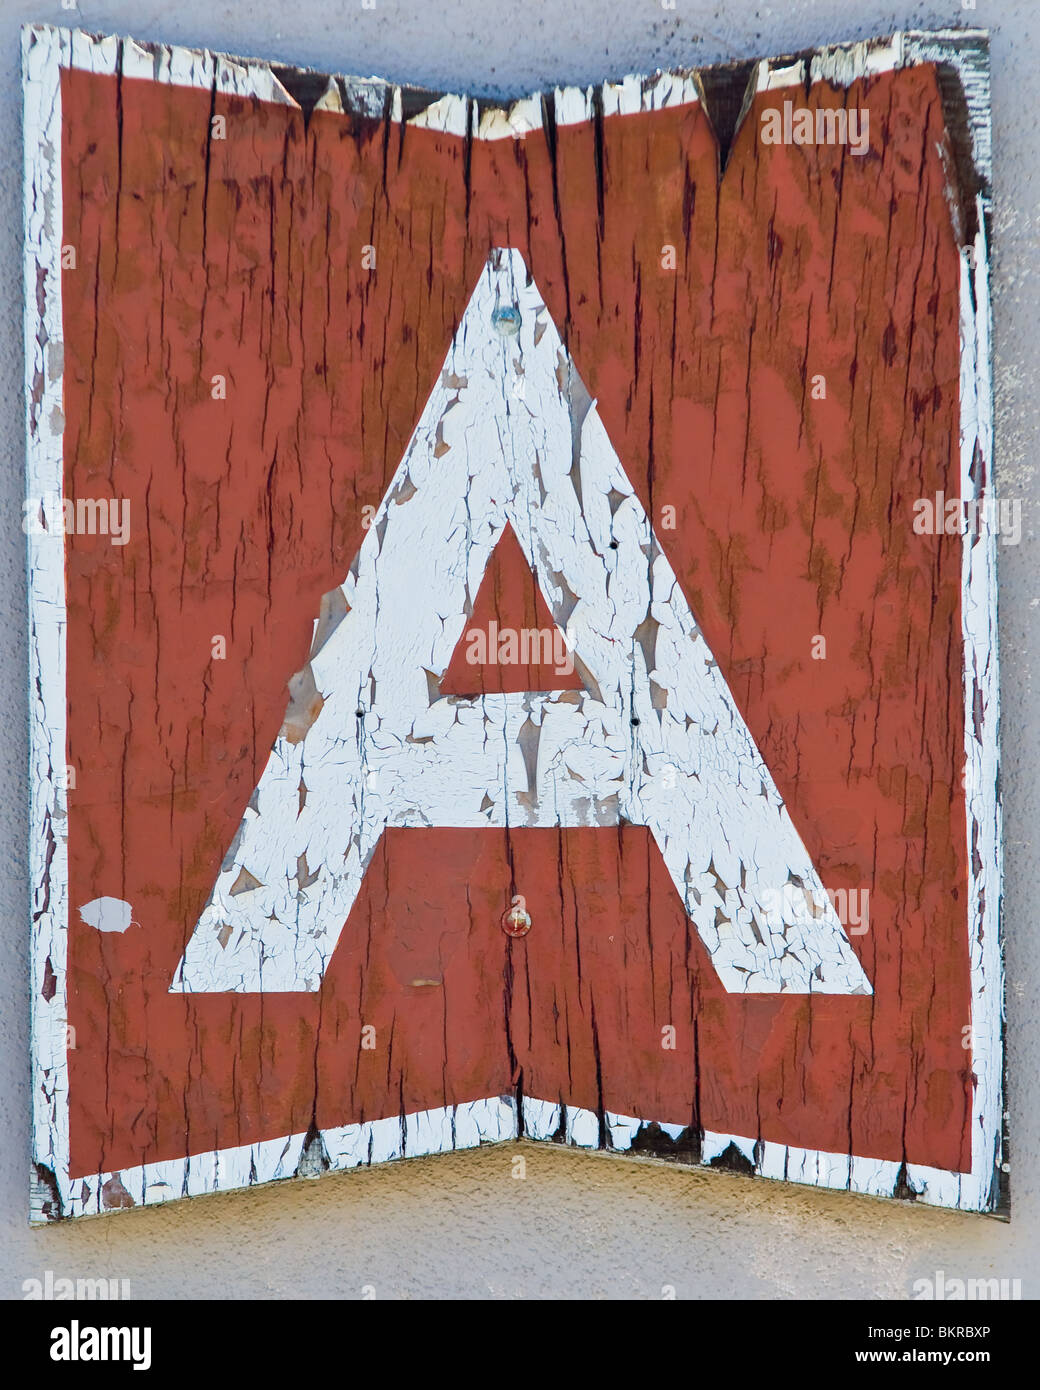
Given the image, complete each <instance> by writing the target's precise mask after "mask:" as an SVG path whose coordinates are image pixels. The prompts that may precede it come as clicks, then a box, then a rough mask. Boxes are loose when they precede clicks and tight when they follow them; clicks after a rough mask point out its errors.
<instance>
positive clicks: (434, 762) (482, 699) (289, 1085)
mask: <svg viewBox="0 0 1040 1390" xmlns="http://www.w3.org/2000/svg"><path fill="white" fill-rule="evenodd" d="M24 72H25V102H26V121H25V127H26V178H27V193H26V305H27V311H26V324H27V403H28V449H29V486H28V501H27V504H26V511H25V529H26V531H27V533H28V535H29V546H30V595H31V610H32V612H31V617H32V662H33V668H32V680H31V701H32V730H33V803H32V831H33V843H32V864H33V892H34V913H33V953H34V954H33V960H34V975H33V1007H34V1065H35V1089H34V1097H35V1099H34V1106H35V1110H34V1133H35V1153H34V1160H35V1175H34V1204H33V1214H34V1219H48V1218H50V1219H53V1218H57V1217H63V1216H73V1215H83V1214H88V1213H93V1212H100V1211H108V1210H113V1209H123V1208H128V1207H132V1206H137V1205H148V1204H151V1203H155V1202H159V1201H164V1200H168V1199H170V1198H174V1197H181V1196H190V1195H194V1194H197V1193H201V1192H207V1191H212V1190H217V1189H226V1188H234V1187H244V1186H247V1185H250V1184H254V1183H260V1182H267V1181H271V1180H273V1179H276V1178H285V1177H291V1176H304V1175H308V1176H312V1175H315V1174H317V1173H320V1172H323V1171H326V1170H330V1169H343V1168H350V1167H356V1166H359V1165H367V1164H372V1163H377V1162H381V1161H383V1160H387V1159H392V1158H400V1157H409V1156H415V1155H421V1154H430V1153H439V1152H444V1151H447V1150H451V1149H458V1148H466V1147H472V1146H475V1145H478V1144H481V1143H490V1142H495V1141H501V1140H518V1139H522V1140H542V1141H548V1142H555V1143H560V1144H569V1145H575V1146H579V1147H582V1148H586V1149H590V1150H596V1151H601V1152H609V1153H617V1154H622V1155H625V1154H628V1155H636V1156H640V1157H645V1158H657V1159H665V1160H670V1161H673V1162H680V1163H687V1164H701V1165H707V1166H713V1167H724V1168H730V1169H735V1170H737V1171H740V1172H744V1173H748V1174H760V1175H763V1176H769V1177H777V1178H786V1179H788V1180H793V1181H799V1182H807V1183H813V1184H817V1185H819V1186H826V1187H839V1188H846V1189H849V1190H852V1191H856V1192H866V1193H871V1194H874V1195H883V1196H896V1197H903V1198H913V1199H916V1200H920V1201H924V1202H930V1203H936V1204H939V1205H943V1206H950V1207H958V1208H961V1209H964V1210H972V1211H998V1210H999V1211H1003V1210H1004V1209H1005V1208H1006V1180H1005V1167H1004V1163H1003V1147H1002V1145H1003V1125H1002V1074H1001V1068H1002V962H1001V945H1000V821H999V807H998V800H997V668H996V643H995V556H996V551H997V547H998V540H999V541H1003V542H1005V543H1007V542H1010V541H1012V540H1013V539H1014V537H1013V535H1012V532H1013V524H1014V511H1013V508H1011V507H1009V506H1007V505H1005V501H1006V499H999V500H998V499H997V498H996V497H995V494H994V490H993V486H992V479H991V465H990V460H991V458H992V440H991V434H992V425H991V407H990V385H989V317H988V313H989V311H988V292H987V278H986V274H987V271H986V266H987V259H986V230H987V218H988V140H989V124H988V87H987V75H986V74H987V69H986V47H985V40H984V36H981V35H978V34H974V35H964V34H961V35H952V34H947V35H927V34H901V35H897V36H895V37H894V38H892V39H888V40H884V41H878V42H876V43H872V44H860V45H854V46H847V47H837V48H833V49H827V50H821V51H819V52H817V53H814V54H808V55H802V56H801V57H797V58H788V59H783V60H776V61H767V62H762V63H757V64H748V65H745V66H744V67H737V68H728V69H717V70H712V69H708V70H705V71H703V72H699V73H698V72H694V71H686V72H676V73H663V74H662V73H658V74H655V75H653V76H650V77H644V78H637V77H629V78H625V79H624V80H623V81H621V82H617V83H612V82H607V83H605V84H603V85H602V86H601V87H596V88H589V89H587V90H584V89H583V90H579V89H558V90H557V91H555V92H551V93H548V94H545V95H542V96H534V97H531V98H528V99H525V100H521V101H517V102H515V103H513V104H512V105H510V106H508V107H507V106H503V107H494V106H489V105H487V104H485V103H482V102H477V101H474V100H472V99H468V98H465V97H456V96H438V95H437V94H432V93H427V92H421V91H418V90H413V89H402V88H400V87H396V86H393V85H392V84H389V83H383V82H380V81H377V80H374V79H373V80H360V79H354V78H335V77H325V76H321V77H319V76H318V75H317V74H314V73H310V72H300V71H296V70H292V69H287V68H282V67H275V66H272V65H269V64H263V63H255V62H246V61H241V60H237V59H230V58H225V57H221V56H219V55H214V54H210V53H206V52H193V51H188V50H185V49H178V48H164V47H158V46H154V45H147V44H139V43H136V42H132V41H130V40H117V39H103V38H96V37H92V36H88V35H85V34H80V33H72V32H68V31H63V30H57V29H50V28H45V27H39V26H35V27H30V28H27V29H26V30H25V31H24ZM951 508H952V510H951ZM951 519H952V523H953V524H950V522H951ZM1019 532H1020V524H1019Z"/></svg>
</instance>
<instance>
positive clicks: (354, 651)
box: [172, 250, 870, 994]
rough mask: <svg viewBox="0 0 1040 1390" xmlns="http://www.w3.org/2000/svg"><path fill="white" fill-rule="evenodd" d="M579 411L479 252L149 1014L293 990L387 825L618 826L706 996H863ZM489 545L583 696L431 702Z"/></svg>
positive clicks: (305, 984) (848, 954) (680, 605)
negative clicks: (533, 586) (347, 567)
mask: <svg viewBox="0 0 1040 1390" xmlns="http://www.w3.org/2000/svg"><path fill="white" fill-rule="evenodd" d="M514 307H515V308H516V309H518V310H519V315H520V323H519V332H518V335H517V336H510V337H507V338H503V336H502V335H501V333H500V332H499V331H497V327H496V321H495V315H496V314H500V313H501V311H502V309H503V308H508V309H513V308H514ZM515 370H522V372H523V375H524V381H525V384H526V390H525V393H524V397H523V400H522V401H517V400H515V399H514V398H513V396H512V395H511V393H510V391H509V389H508V381H509V380H510V379H511V377H512V375H513V372H514V371H515ZM588 399H589V398H588V394H587V392H586V391H585V390H584V387H581V386H580V384H579V383H578V381H577V374H576V372H575V369H574V365H573V363H572V362H571V360H570V358H569V357H568V355H567V352H566V349H565V348H564V346H563V342H562V340H561V338H560V335H559V332H558V331H557V329H556V326H555V324H554V323H553V322H552V320H551V318H550V317H549V314H548V311H547V310H546V308H545V304H544V302H543V300H542V298H541V296H540V294H539V292H538V287H537V285H535V284H534V283H533V281H532V280H531V279H530V277H529V275H528V272H527V267H526V266H525V264H524V262H523V259H522V257H521V256H520V254H519V252H517V251H505V250H499V251H496V252H493V253H492V256H491V258H490V260H489V262H488V265H487V267H486V269H485V271H484V273H483V275H482V276H481V278H480V280H479V282H478V284H477V286H476V288H475V290H474V291H473V296H472V298H471V300H470V302H469V305H468V306H467V308H466V311H465V313H464V314H463V317H462V321H461V323H460V325H459V328H458V331H457V334H456V336H455V340H454V342H453V343H452V345H451V348H450V349H449V351H448V355H447V357H446V359H445V362H444V366H443V369H442V371H441V375H440V381H439V382H438V384H437V385H436V386H435V387H434V390H433V391H432V393H431V395H430V398H429V400H428V402H427V404H426V407H425V409H424V411H423V413H422V416H421V418H420V420H419V423H418V425H417V426H416V429H415V433H414V434H413V436H412V439H411V442H410V443H409V446H408V448H407V450H406V452H405V456H404V459H403V460H402V462H401V464H400V466H399V468H398V470H397V472H396V473H395V475H394V478H393V480H392V481H391V484H390V487H389V489H388V491H387V495H386V497H385V498H384V499H383V501H382V503H381V505H380V507H379V509H378V511H377V512H376V515H375V518H374V519H373V524H372V526H371V527H370V529H369V530H368V532H367V533H366V536H365V540H364V542H363V544H362V546H361V550H360V552H359V554H358V557H357V559H356V560H355V562H354V565H353V566H352V568H351V572H350V574H349V576H348V578H347V580H346V582H345V583H344V585H343V589H342V604H341V605H340V607H341V608H342V609H343V610H344V611H345V616H344V617H343V619H342V620H341V621H340V622H339V623H338V625H337V626H336V627H335V628H334V629H333V630H332V631H331V632H330V634H329V635H328V637H327V638H326V640H325V642H324V644H323V645H322V646H321V647H320V649H319V650H317V651H312V653H311V658H310V663H309V669H310V671H311V673H312V674H313V679H314V682H315V684H316V686H317V689H318V691H319V692H320V693H321V696H322V697H323V700H324V703H323V704H322V706H321V709H320V712H319V713H318V715H317V717H316V718H315V719H314V722H313V724H312V725H311V727H310V728H309V729H308V730H307V731H306V733H305V734H304V735H303V737H302V738H301V737H299V735H298V732H297V731H296V730H295V729H294V730H293V731H292V732H291V734H290V736H289V737H286V736H284V735H282V736H279V738H278V740H277V741H276V743H275V746H274V748H273V750H272V752H271V756H270V759H269V761H268V763H267V766H266V768H265V769H264V772H263V774H262V776H261V778H260V781H259V783H258V785H257V787H256V790H255V792H254V793H253V795H252V797H251V798H250V801H249V805H248V807H247V809H246V811H245V814H244V816H243V819H242V822H241V825H240V827H239V829H238V832H237V833H236V835H235V837H234V841H233V843H232V848H231V851H230V852H229V854H228V856H227V858H226V859H225V861H224V865H223V867H222V869H221V871H220V874H219V876H218V878H217V881H216V884H215V885H214V888H213V891H212V893H211V896H210V898H209V901H208V902H207V904H206V906H205V908H204V910H203V912H202V915H201V917H200V918H199V921H198V924H197V926H196V927H195V930H194V933H193V934H192V937H191V939H190V941H189V943H188V946H187V948H186V950H185V953H184V958H183V962H182V964H181V966H180V968H179V970H178V972H177V975H176V977H175V980H174V984H173V986H172V988H173V989H175V990H184V991H186V992H200V991H204V992H222V991H240V992H268V993H270V992H275V991H293V990H299V991H303V990H316V989H317V988H318V987H319V985H320V983H321V980H322V977H323V976H324V973H325V970H326V968H327V967H328V964H329V960H330V958H331V956H332V952H333V951H334V950H335V948H336V943H337V941H338V940H339V937H340V934H341V932H342V930H343V926H344V923H345V922H346V920H347V917H348V916H349V914H350V911H351V908H352V907H353V905H354V902H355V900H356V898H357V895H358V892H359V890H360V886H361V882H362V879H363V877H364V874H365V872H366V870H367V868H368V865H369V863H370V862H371V859H372V856H373V855H374V854H375V851H376V848H377V846H378V844H379V841H380V839H381V838H382V835H383V831H384V829H386V828H387V827H388V826H402V827H409V826H445V827H448V826H450V827H458V828H463V829H486V828H488V827H507V826H508V827H514V828H518V827H542V828H546V827H548V828H556V827H557V826H617V825H620V824H629V825H645V826H648V827H649V828H650V830H651V831H652V832H653V835H654V838H655V840H656V841H657V845H658V848H659V849H660V851H661V855H662V857H663V859H664V862H665V864H666V865H667V867H668V870H669V872H670V874H671V877H672V881H673V883H674V885H675V888H676V891H677V892H678V894H679V897H680V900H681V901H682V902H683V903H684V905H685V907H686V911H687V913H688V914H689V916H690V918H691V920H692V921H693V923H694V925H695V926H696V928H697V931H698V933H699V934H700V938H701V940H702V941H703V943H704V945H705V947H706V948H707V951H708V953H709V954H710V956H711V960H712V964H713V965H714V967H715V969H716V971H717V972H718V975H719V978H720V979H721V980H722V982H723V984H724V985H725V987H726V989H727V990H729V991H731V992H733V993H745V994H756V993H772V992H778V991H785V992H787V993H803V994H807V993H819V994H862V993H869V992H870V985H869V983H868V981H867V978H866V975H865V974H864V972H863V969H862V967H861V966H860V964H859V962H858V960H857V957H856V954H855V952H854V951H853V950H852V947H851V946H850V944H849V942H848V940H847V938H846V936H845V934H844V932H843V930H842V927H841V924H840V922H839V921H838V917H837V914H836V913H835V911H834V908H833V906H832V905H831V903H830V900H829V899H828V897H827V895H826V892H825V891H824V887H823V884H822V883H821V882H820V879H819V875H818V874H817V872H816V869H815V868H814V866H813V864H812V861H811V859H810V857H809V854H808V853H807V851H806V849H805V846H804V845H803V843H802V841H801V838H800V837H799V835H798V832H797V830H796V829H795V827H794V824H793V823H792V821H791V818H790V815H789V814H788V812H787V809H786V808H785V806H784V804H783V802H782V800H781V798H780V794H779V792H778V791H777V789H776V786H775V784H774V782H773V779H772V777H771V775H770V773H769V771H768V769H767V768H766V766H765V764H764V763H763V761H762V758H761V755H760V754H759V752H758V750H757V748H756V747H755V745H754V742H753V740H752V738H751V735H750V733H749V731H748V728H747V725H746V724H745V723H744V720H743V718H742V717H741V715H740V713H739V711H738V709H737V707H736V704H735V702H734V700H733V697H732V695H731V693H730V691H729V688H728V686H727V685H726V682H725V680H724V679H723V677H722V675H721V672H720V671H719V668H718V666H717V664H716V662H715V659H714V657H713V655H712V653H711V651H710V650H709V648H708V645H707V643H706V642H705V640H704V637H703V635H702V634H701V632H700V630H699V628H698V627H697V624H696V621H695V620H694V618H693V616H692V615H691V613H690V610H689V608H688V606H687V603H686V599H685V597H684V596H683V593H682V589H681V587H680V585H679V584H678V582H677V580H676V577H675V574H674V573H673V571H672V568H671V566H670V565H669V563H668V560H667V558H666V556H665V554H664V552H663V550H662V547H661V545H660V543H659V541H658V540H657V538H656V536H655V535H654V534H653V531H652V529H651V527H650V523H649V521H648V519H647V516H646V513H645V512H644V510H643V508H642V505H641V504H640V502H639V500H638V498H637V497H636V495H635V493H634V491H633V489H632V485H631V483H630V482H629V480H628V478H627V477H626V475H625V473H624V469H623V468H622V466H621V463H620V462H619V460H618V457H617V455H616V453H615V452H614V449H613V447H612V446H611V443H610V440H609V439H608V438H607V434H606V431H605V430H604V428H603V425H602V423H601V421H600V418H599V415H598V412H597V411H596V408H595V404H594V403H593V404H592V405H591V406H590V405H588ZM576 431H577V437H578V441H579V442H578V443H577V445H576V444H575V442H574V441H575V433H576ZM507 524H508V525H511V526H512V528H513V531H514V532H515V533H516V536H517V539H518V540H519V542H520V546H521V548H522V550H523V552H524V555H525V557H526V559H527V561H528V563H529V564H530V566H531V568H532V570H533V571H534V573H535V575H536V576H537V579H538V583H539V585H540V587H541V590H542V593H543V595H544V597H545V600H546V603H547V605H548V608H549V611H550V613H551V614H552V617H553V619H554V621H555V622H556V624H557V626H558V627H560V628H561V629H566V630H567V633H568V635H569V639H570V645H571V646H572V648H573V652H574V657H575V660H576V662H577V663H578V666H579V670H580V671H581V672H583V673H584V679H585V684H586V686H587V690H588V692H590V693H584V692H583V693H581V694H578V693H576V692H574V691H568V690H562V691H553V692H550V693H548V694H534V693H531V694H508V695H484V696H482V697H480V698H475V699H469V700H466V699H461V698H459V697H456V696H449V697H439V695H438V693H437V692H436V691H435V690H432V689H431V681H433V682H437V681H439V680H441V679H442V678H443V676H444V673H445V671H446V670H447V667H448V664H449V662H450V660H451V657H452V654H453V652H454V650H455V647H456V644H457V643H458V641H459V640H460V638H461V637H462V634H463V632H464V630H465V626H466V622H467V619H468V615H469V613H470V612H471V611H472V599H473V596H474V595H475V594H476V593H477V590H478V589H479V587H480V583H481V580H482V579H483V576H484V572H485V569H486V568H487V565H488V562H489V561H490V559H491V555H492V552H493V551H494V548H495V546H496V545H497V544H498V542H499V540H500V539H501V537H502V535H503V533H504V531H505V529H506V526H507ZM417 557H422V559H421V562H419V563H417ZM301 783H304V784H305V785H306V787H307V797H306V802H305V804H304V805H303V806H302V807H301V805H300V796H299V787H300V784H301ZM301 865H302V866H303V867H302V868H301ZM243 883H246V884H247V885H248V886H247V887H246V888H245V890H243V886H242V885H243ZM789 885H796V886H797V887H798V888H800V889H802V890H804V892H805V893H806V894H807V895H808V897H809V899H811V903H812V908H811V911H805V912H796V911H795V910H794V898H793V896H792V895H791V893H790V892H787V891H781V890H787V889H788V886H789ZM503 886H505V885H503Z"/></svg>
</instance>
